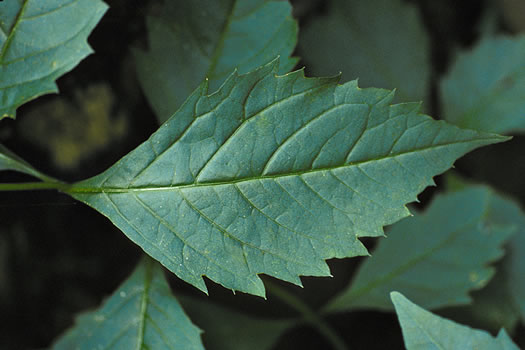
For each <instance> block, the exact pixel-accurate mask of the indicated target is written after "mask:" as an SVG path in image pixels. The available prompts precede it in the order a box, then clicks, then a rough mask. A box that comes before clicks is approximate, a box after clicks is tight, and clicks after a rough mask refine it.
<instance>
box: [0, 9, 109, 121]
mask: <svg viewBox="0 0 525 350" xmlns="http://www.w3.org/2000/svg"><path fill="white" fill-rule="evenodd" d="M106 10H107V5H106V4H104V3H103V2H102V1H100V0H54V1H41V0H9V1H4V2H0V120H1V119H2V118H4V117H12V118H14V117H15V114H16V109H17V108H18V107H19V106H20V105H22V104H24V103H25V102H28V101H30V100H32V99H34V98H36V97H38V96H40V95H43V94H46V93H50V92H57V91H58V89H57V87H56V84H55V80H56V79H57V78H58V77H60V76H61V75H63V74H64V73H67V72H69V71H70V70H71V69H73V68H74V67H75V66H76V65H77V64H78V63H79V62H80V61H81V60H82V59H83V58H84V57H86V56H87V55H89V54H90V53H91V52H92V50H91V48H90V47H89V45H88V44H87V42H86V38H87V37H88V35H89V33H90V32H91V30H92V29H93V28H94V27H95V25H96V24H97V23H98V21H99V20H100V18H101V17H102V15H103V14H104V12H106Z"/></svg>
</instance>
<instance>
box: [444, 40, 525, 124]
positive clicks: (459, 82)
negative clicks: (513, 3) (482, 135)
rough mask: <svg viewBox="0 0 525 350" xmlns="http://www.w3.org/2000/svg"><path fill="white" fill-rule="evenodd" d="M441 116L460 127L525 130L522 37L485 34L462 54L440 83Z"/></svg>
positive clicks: (524, 76) (523, 41)
mask: <svg viewBox="0 0 525 350" xmlns="http://www.w3.org/2000/svg"><path fill="white" fill-rule="evenodd" d="M440 89H441V96H442V101H443V110H444V117H445V119H446V120H447V121H449V122H451V123H454V124H456V125H458V126H461V127H463V128H469V129H475V130H481V131H487V132H497V133H511V132H522V131H524V130H525V92H524V91H525V36H519V37H515V38H511V37H503V36H502V37H488V38H485V39H483V40H481V41H480V42H479V43H478V44H477V46H476V47H475V48H474V49H473V50H472V51H470V52H464V53H461V54H460V55H459V56H458V58H457V59H456V62H455V63H454V64H453V66H452V68H451V69H450V72H449V73H448V74H447V76H446V77H445V78H444V79H443V81H442V82H441V85H440Z"/></svg>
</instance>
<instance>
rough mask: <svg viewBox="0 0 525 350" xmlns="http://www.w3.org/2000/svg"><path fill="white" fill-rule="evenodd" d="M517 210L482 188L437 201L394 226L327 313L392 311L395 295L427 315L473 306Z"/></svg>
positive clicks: (447, 195) (488, 276) (463, 191)
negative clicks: (471, 293)
mask: <svg viewBox="0 0 525 350" xmlns="http://www.w3.org/2000/svg"><path fill="white" fill-rule="evenodd" d="M515 210H517V211H518V212H519V208H518V207H517V206H516V204H514V203H512V202H510V201H508V200H505V199H503V198H501V197H499V196H497V195H496V194H494V193H493V192H492V191H491V190H490V189H489V188H487V187H481V186H476V187H470V188H467V189H465V190H461V191H458V192H454V193H451V194H446V195H440V196H438V197H436V199H435V200H434V201H433V202H432V203H431V204H430V206H429V208H428V209H427V210H426V211H425V212H424V213H422V214H419V215H416V216H414V217H411V218H407V219H405V220H403V221H400V222H398V223H397V224H395V225H393V226H392V229H391V230H390V231H389V234H388V239H385V240H382V241H381V242H380V243H379V244H378V246H377V248H376V249H375V250H374V253H373V254H372V257H371V258H369V259H367V260H365V261H364V262H363V264H362V265H361V266H360V267H359V270H358V272H357V275H356V277H355V278H354V280H353V281H352V282H351V284H350V286H349V287H348V288H347V289H346V290H345V291H343V292H342V293H341V294H340V295H339V296H337V297H336V298H335V300H333V301H332V302H331V303H330V304H329V305H328V309H329V310H331V311H343V310H350V309H356V308H374V309H384V310H391V309H392V305H391V303H389V293H390V292H391V291H393V290H398V291H400V292H401V293H403V294H405V295H407V296H408V297H409V298H410V299H412V300H414V301H415V302H417V303H418V304H419V305H422V306H423V307H424V308H427V309H433V308H438V307H443V306H450V305H458V304H466V303H469V302H470V301H471V298H470V297H469V295H468V292H469V291H471V290H473V289H479V288H482V287H484V286H485V285H486V284H487V282H488V281H489V279H490V278H491V277H492V275H493V274H494V269H493V268H491V267H488V266H487V264H489V263H490V262H493V261H494V260H496V259H498V258H500V257H501V256H502V255H503V250H502V249H501V246H502V245H503V244H504V243H505V242H506V241H507V240H508V239H509V238H510V236H511V234H513V233H515V231H516V227H515V225H513V223H512V222H509V221H508V220H507V217H506V215H507V213H508V212H510V211H515Z"/></svg>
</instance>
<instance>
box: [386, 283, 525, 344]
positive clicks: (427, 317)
mask: <svg viewBox="0 0 525 350" xmlns="http://www.w3.org/2000/svg"><path fill="white" fill-rule="evenodd" d="M390 297H391V299H392V302H393V303H394V306H395V308H396V312H397V317H398V318H399V323H400V324H401V329H402V330H403V338H404V340H405V346H406V348H407V350H417V349H425V350H427V349H443V350H453V349H457V350H470V349H472V350H496V349H502V350H519V348H518V347H517V346H516V344H514V343H513V342H512V340H511V339H510V338H509V336H508V335H507V333H506V332H505V330H504V329H502V330H501V331H500V332H499V334H498V336H497V337H496V338H493V337H492V336H491V335H490V334H489V333H487V332H485V331H481V330H477V329H472V328H470V327H467V326H463V325H461V324H458V323H455V322H453V321H450V320H447V319H444V318H441V317H439V316H436V315H434V314H432V313H430V312H428V311H426V310H425V309H423V308H421V307H419V306H417V305H416V304H413V303H412V302H410V300H408V299H407V298H405V297H404V296H403V295H402V294H401V293H398V292H392V293H391V294H390Z"/></svg>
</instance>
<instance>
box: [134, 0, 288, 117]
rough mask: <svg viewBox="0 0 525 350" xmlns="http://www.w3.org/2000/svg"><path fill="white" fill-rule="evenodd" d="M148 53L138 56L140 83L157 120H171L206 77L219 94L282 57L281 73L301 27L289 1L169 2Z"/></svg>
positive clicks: (156, 21) (151, 32) (154, 23)
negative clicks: (236, 78)
mask: <svg viewBox="0 0 525 350" xmlns="http://www.w3.org/2000/svg"><path fill="white" fill-rule="evenodd" d="M147 25H148V39H149V46H150V48H149V50H148V51H145V52H144V51H141V50H136V51H135V58H136V65H137V72H138V77H139V80H140V83H141V85H142V88H143V90H144V93H145V94H146V96H147V98H148V100H149V102H150V104H151V105H152V107H153V109H154V110H155V113H156V115H157V119H159V121H160V122H164V121H166V120H167V119H168V118H169V117H170V116H171V115H172V114H173V113H174V112H175V111H176V110H177V108H178V107H180V106H181V105H182V103H183V102H184V101H185V100H186V98H188V96H189V95H190V94H191V93H192V92H193V90H194V89H195V88H196V87H197V86H198V84H199V83H200V82H202V81H203V80H204V79H205V78H207V79H209V87H210V91H211V92H213V91H215V90H217V88H218V87H219V86H220V84H222V83H223V82H224V80H225V79H226V78H227V77H228V76H229V75H230V74H231V73H232V72H233V70H234V69H236V68H237V69H238V70H239V72H240V73H246V72H249V71H251V70H253V69H255V68H257V67H259V66H260V65H262V64H265V63H267V62H269V61H271V60H272V59H274V58H275V57H276V56H278V55H280V57H281V69H280V72H281V73H286V72H288V71H290V70H291V69H292V68H293V66H295V64H296V63H297V59H296V58H291V57H290V55H291V53H292V51H293V50H294V48H295V44H296V42H297V23H296V21H295V20H294V19H293V17H292V15H291V6H290V4H289V3H288V2H287V1H270V0H196V1H165V2H164V4H163V5H162V6H161V8H159V9H157V11H153V12H152V15H151V16H150V17H149V18H148V19H147Z"/></svg>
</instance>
